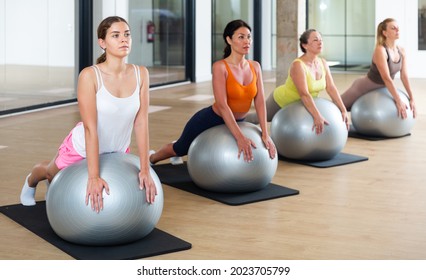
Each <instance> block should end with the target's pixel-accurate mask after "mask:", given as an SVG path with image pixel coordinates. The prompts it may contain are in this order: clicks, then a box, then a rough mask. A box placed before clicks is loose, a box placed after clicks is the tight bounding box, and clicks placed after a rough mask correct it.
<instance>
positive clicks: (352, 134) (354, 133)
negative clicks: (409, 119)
mask: <svg viewBox="0 0 426 280" xmlns="http://www.w3.org/2000/svg"><path fill="white" fill-rule="evenodd" d="M410 135H411V133H407V134H405V135H401V136H396V137H385V136H371V135H365V134H362V133H358V132H357V131H356V129H355V127H353V125H351V127H350V129H349V132H348V137H351V138H356V139H363V140H369V141H381V140H391V139H398V138H402V137H406V136H410Z"/></svg>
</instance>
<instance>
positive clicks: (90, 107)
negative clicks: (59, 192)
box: [77, 68, 109, 212]
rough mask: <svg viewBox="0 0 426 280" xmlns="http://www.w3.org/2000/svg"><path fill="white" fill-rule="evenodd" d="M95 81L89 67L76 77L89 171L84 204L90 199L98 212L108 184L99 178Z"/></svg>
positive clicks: (101, 206)
mask: <svg viewBox="0 0 426 280" xmlns="http://www.w3.org/2000/svg"><path fill="white" fill-rule="evenodd" d="M95 81H96V76H95V72H94V70H93V69H90V68H85V69H83V70H82V72H81V73H80V75H79V79H78V86H77V99H78V106H79V110H80V115H81V119H82V121H83V125H84V135H85V144H86V159H87V169H88V173H89V174H88V176H89V178H88V182H87V191H86V205H87V204H88V202H89V199H90V205H91V207H92V209H93V210H95V211H96V212H99V210H102V209H103V200H102V191H103V189H104V188H105V190H106V192H107V193H108V194H109V187H108V184H107V183H106V182H105V181H104V180H103V179H102V178H100V174H99V140H98V131H97V109H96V82H95Z"/></svg>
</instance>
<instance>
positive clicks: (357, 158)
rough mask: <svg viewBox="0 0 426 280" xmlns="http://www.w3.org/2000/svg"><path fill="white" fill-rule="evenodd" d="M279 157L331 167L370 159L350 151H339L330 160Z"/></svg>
mask: <svg viewBox="0 0 426 280" xmlns="http://www.w3.org/2000/svg"><path fill="white" fill-rule="evenodd" d="M345 157H346V158H348V159H349V160H344V158H345ZM278 159H279V160H282V161H287V162H292V163H298V164H302V165H307V166H312V167H318V168H329V167H336V166H342V165H346V164H352V163H357V162H361V161H366V160H368V157H364V156H358V155H353V154H348V153H339V154H337V155H336V156H335V157H334V158H332V159H329V160H324V161H303V160H296V159H290V158H286V157H283V156H281V155H280V156H278ZM342 159H343V160H342Z"/></svg>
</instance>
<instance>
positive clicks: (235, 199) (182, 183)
mask: <svg viewBox="0 0 426 280" xmlns="http://www.w3.org/2000/svg"><path fill="white" fill-rule="evenodd" d="M152 167H153V169H154V170H155V172H156V173H157V175H158V177H159V178H160V181H161V183H162V184H165V185H168V186H170V187H173V188H177V189H180V190H183V191H186V192H189V193H192V194H195V195H199V196H201V197H204V198H208V199H211V200H214V201H217V202H221V203H224V204H227V205H231V206H238V205H244V204H249V203H255V202H260V201H266V200H271V199H276V198H282V197H287V196H292V195H297V194H299V193H300V192H299V191H298V190H295V189H291V188H288V187H284V186H279V185H276V184H273V183H270V184H269V185H268V186H266V187H265V188H263V189H261V190H259V191H254V192H247V193H219V192H211V191H207V190H204V189H202V188H200V187H198V186H197V185H196V184H195V183H194V182H193V181H192V179H191V178H190V176H189V173H188V169H187V165H186V162H184V163H183V164H179V165H172V164H169V163H168V164H159V165H153V166H152ZM164 173H168V175H167V176H165V175H164ZM165 177H166V178H165ZM171 177H173V178H171Z"/></svg>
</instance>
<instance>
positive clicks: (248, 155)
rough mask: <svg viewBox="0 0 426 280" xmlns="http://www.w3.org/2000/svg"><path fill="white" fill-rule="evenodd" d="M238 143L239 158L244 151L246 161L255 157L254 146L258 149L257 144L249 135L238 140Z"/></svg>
mask: <svg viewBox="0 0 426 280" xmlns="http://www.w3.org/2000/svg"><path fill="white" fill-rule="evenodd" d="M237 145H238V158H240V156H241V153H242V154H243V156H244V161H246V162H250V161H252V160H253V159H254V158H253V151H252V148H253V149H256V144H255V143H254V142H253V141H251V139H249V138H247V137H242V138H241V139H238V140H237Z"/></svg>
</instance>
